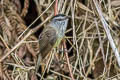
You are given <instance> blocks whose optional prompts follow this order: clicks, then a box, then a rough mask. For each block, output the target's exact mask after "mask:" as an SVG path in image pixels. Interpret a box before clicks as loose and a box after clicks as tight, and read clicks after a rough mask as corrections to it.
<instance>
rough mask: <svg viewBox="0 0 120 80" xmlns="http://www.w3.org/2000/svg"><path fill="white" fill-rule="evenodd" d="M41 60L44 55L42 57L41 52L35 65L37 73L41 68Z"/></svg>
mask: <svg viewBox="0 0 120 80" xmlns="http://www.w3.org/2000/svg"><path fill="white" fill-rule="evenodd" d="M41 60H42V57H41V54H39V55H38V59H37V62H36V65H35V71H36V73H37V71H38V70H39V67H40V63H41Z"/></svg>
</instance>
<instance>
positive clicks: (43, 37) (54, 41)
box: [36, 14, 68, 71]
mask: <svg viewBox="0 0 120 80" xmlns="http://www.w3.org/2000/svg"><path fill="white" fill-rule="evenodd" d="M67 24H68V17H67V16H66V15H64V14H58V15H56V16H54V17H53V18H52V20H51V21H50V23H49V24H48V25H46V27H45V28H44V29H43V31H42V33H41V34H40V36H39V44H40V53H39V54H38V60H37V63H36V71H37V70H38V68H39V66H40V62H41V58H42V59H43V58H45V56H46V55H47V54H48V53H49V52H50V51H51V50H52V48H54V47H58V46H59V44H60V42H61V40H62V39H63V37H64V35H65V31H66V28H67Z"/></svg>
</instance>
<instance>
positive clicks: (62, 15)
mask: <svg viewBox="0 0 120 80" xmlns="http://www.w3.org/2000/svg"><path fill="white" fill-rule="evenodd" d="M60 16H61V17H64V16H65V15H64V14H58V15H56V16H54V17H53V18H55V17H60Z"/></svg>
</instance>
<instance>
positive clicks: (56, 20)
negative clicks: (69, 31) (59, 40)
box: [50, 14, 68, 33]
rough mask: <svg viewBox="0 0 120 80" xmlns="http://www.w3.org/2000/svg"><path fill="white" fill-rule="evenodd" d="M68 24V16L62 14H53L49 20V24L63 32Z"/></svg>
mask: <svg viewBox="0 0 120 80" xmlns="http://www.w3.org/2000/svg"><path fill="white" fill-rule="evenodd" d="M67 24H68V17H67V16H66V15H64V14H58V15H56V16H54V17H53V18H52V20H51V22H50V25H51V26H52V27H54V28H56V29H57V30H58V31H59V32H61V33H64V32H65V30H66V28H67Z"/></svg>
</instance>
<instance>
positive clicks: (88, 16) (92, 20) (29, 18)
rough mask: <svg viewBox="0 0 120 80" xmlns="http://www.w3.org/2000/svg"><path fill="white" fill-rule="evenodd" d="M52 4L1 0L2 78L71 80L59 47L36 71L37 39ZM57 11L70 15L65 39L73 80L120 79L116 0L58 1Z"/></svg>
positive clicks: (39, 0)
mask: <svg viewBox="0 0 120 80" xmlns="http://www.w3.org/2000/svg"><path fill="white" fill-rule="evenodd" d="M20 3H21V4H20ZM54 5H55V0H24V1H21V0H1V2H0V62H1V63H0V78H1V79H4V80H37V79H43V80H45V79H52V80H69V79H71V77H70V72H69V69H68V66H67V64H68V63H67V61H66V58H65V54H64V53H65V52H64V51H63V50H64V49H63V46H62V44H61V45H60V46H59V50H56V49H53V50H52V51H51V53H52V54H49V55H48V56H47V57H46V59H44V62H43V63H41V67H40V70H39V72H38V73H35V72H34V69H35V67H34V66H35V62H36V59H37V54H38V53H39V46H40V44H39V43H38V35H39V34H40V32H41V31H42V28H43V27H44V26H45V25H46V24H47V23H48V22H49V20H50V19H51V18H52V16H53V15H54ZM58 13H62V14H65V15H68V16H69V17H70V20H69V24H68V28H67V31H66V36H65V40H66V46H67V50H68V52H67V53H68V56H69V60H70V67H71V69H72V73H73V74H72V75H73V76H74V78H75V80H83V79H85V80H93V79H95V80H97V79H100V80H111V79H113V80H114V79H116V80H118V79H120V78H119V77H120V69H119V67H120V53H119V52H120V46H119V43H120V30H119V29H120V26H119V25H120V1H119V0H58ZM31 27H32V28H31Z"/></svg>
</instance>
